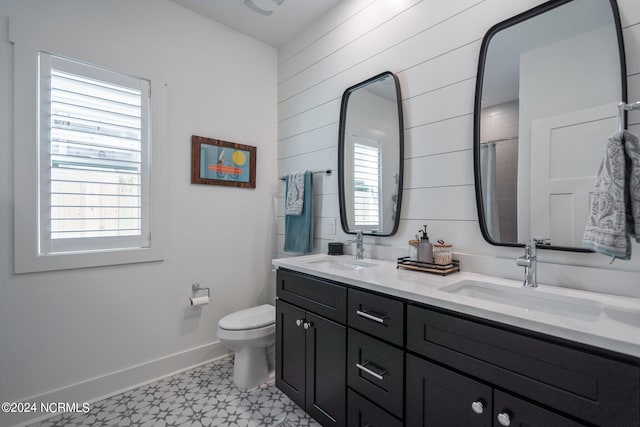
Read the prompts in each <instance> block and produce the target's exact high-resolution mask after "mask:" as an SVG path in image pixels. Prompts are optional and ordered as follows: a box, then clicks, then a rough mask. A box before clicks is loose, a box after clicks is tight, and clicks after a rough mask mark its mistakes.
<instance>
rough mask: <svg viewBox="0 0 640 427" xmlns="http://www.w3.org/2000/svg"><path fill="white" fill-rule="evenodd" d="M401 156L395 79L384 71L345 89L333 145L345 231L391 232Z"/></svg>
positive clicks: (398, 193)
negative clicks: (335, 154)
mask: <svg viewBox="0 0 640 427" xmlns="http://www.w3.org/2000/svg"><path fill="white" fill-rule="evenodd" d="M402 158H403V125H402V104H401V97H400V86H399V84H398V79H397V77H396V76H395V75H394V74H392V73H390V72H385V73H382V74H379V75H377V76H375V77H372V78H370V79H368V80H366V81H364V82H362V83H359V84H357V85H355V86H352V87H350V88H348V89H347V90H346V91H345V92H344V95H343V96H342V107H341V111H340V131H339V141H338V169H339V178H338V179H339V197H340V220H341V223H342V228H343V230H344V231H345V232H346V233H354V232H356V231H363V232H364V234H372V235H373V234H375V235H378V236H390V235H392V234H394V233H395V232H396V230H397V228H398V223H399V220H400V206H401V200H402Z"/></svg>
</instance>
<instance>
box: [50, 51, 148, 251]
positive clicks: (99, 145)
mask: <svg viewBox="0 0 640 427" xmlns="http://www.w3.org/2000/svg"><path fill="white" fill-rule="evenodd" d="M149 87H150V85H149V82H148V81H147V80H144V79H139V78H135V77H131V76H127V75H124V74H121V73H116V72H113V71H109V70H106V69H103V68H99V67H95V66H91V65H87V64H81V63H78V62H75V61H70V60H67V59H64V58H60V57H56V56H53V55H49V54H45V53H40V111H41V116H40V188H39V193H40V194H39V196H40V197H39V199H40V253H43V254H48V253H57V252H73V251H87V250H107V249H108V250H111V249H118V248H136V247H147V246H148V245H149V240H150V230H149V161H148V159H149V145H150V144H149V130H148V129H149V103H150V93H149Z"/></svg>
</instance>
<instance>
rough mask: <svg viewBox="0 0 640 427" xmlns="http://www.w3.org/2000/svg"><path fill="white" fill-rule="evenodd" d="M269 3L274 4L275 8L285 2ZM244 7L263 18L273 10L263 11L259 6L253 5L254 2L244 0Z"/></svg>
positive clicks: (273, 0) (280, 0)
mask: <svg viewBox="0 0 640 427" xmlns="http://www.w3.org/2000/svg"><path fill="white" fill-rule="evenodd" d="M271 1H272V2H273V3H275V5H276V6H281V5H282V3H284V1H285V0H271ZM244 5H245V6H247V7H248V8H249V9H251V10H253V11H254V12H256V13H259V14H260V15H263V16H269V15H271V14H272V13H273V10H268V9H263V8H261V7H260V6H258V5H256V4H255V3H254V0H244Z"/></svg>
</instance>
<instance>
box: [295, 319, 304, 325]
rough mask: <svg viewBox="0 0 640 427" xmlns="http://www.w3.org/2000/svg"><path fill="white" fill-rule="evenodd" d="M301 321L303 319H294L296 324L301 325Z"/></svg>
mask: <svg viewBox="0 0 640 427" xmlns="http://www.w3.org/2000/svg"><path fill="white" fill-rule="evenodd" d="M302 322H304V320H302V319H298V320H296V325H297V326H302Z"/></svg>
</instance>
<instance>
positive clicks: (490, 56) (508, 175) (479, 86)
mask: <svg viewBox="0 0 640 427" xmlns="http://www.w3.org/2000/svg"><path fill="white" fill-rule="evenodd" d="M626 93H627V88H626V65H625V57H624V46H623V40H622V29H621V26H620V16H619V13H618V8H617V4H616V2H615V0H610V1H607V0H552V1H549V2H547V3H543V4H541V5H540V6H537V7H535V8H533V9H531V10H529V11H527V12H524V13H522V14H519V15H517V16H514V17H513V18H510V19H508V20H505V21H503V22H500V23H498V24H497V25H495V26H493V27H492V28H490V29H489V31H488V32H487V33H486V35H485V36H484V39H483V40H482V45H481V50H480V58H479V62H478V73H477V80H476V92H475V105H474V141H473V150H474V174H475V189H476V204H477V208H478V219H479V223H480V229H481V231H482V235H483V237H484V238H485V240H486V241H487V242H489V243H491V244H492V245H499V246H523V245H524V243H526V242H527V241H528V240H530V239H532V238H534V237H535V238H545V239H549V240H548V243H549V244H548V245H547V244H545V245H542V246H541V247H542V248H546V249H556V250H565V251H576V252H590V251H589V250H586V249H583V248H582V236H583V233H584V228H585V225H586V222H587V218H588V214H589V197H590V193H591V191H592V190H593V187H594V184H595V180H596V176H597V174H598V170H599V167H600V163H601V161H602V156H603V154H604V147H605V143H606V141H607V138H608V137H609V135H611V134H612V133H613V132H614V131H615V130H616V124H617V114H618V109H617V105H618V103H619V102H621V101H623V102H626Z"/></svg>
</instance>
